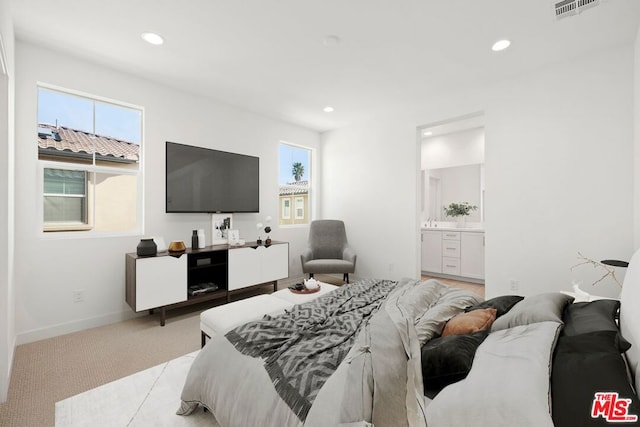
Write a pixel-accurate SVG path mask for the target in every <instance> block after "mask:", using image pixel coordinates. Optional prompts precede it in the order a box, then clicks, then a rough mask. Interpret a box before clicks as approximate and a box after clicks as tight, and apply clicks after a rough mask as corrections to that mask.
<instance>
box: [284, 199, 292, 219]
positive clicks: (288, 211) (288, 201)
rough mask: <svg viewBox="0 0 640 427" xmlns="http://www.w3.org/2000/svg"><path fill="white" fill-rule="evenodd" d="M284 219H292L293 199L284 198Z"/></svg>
mask: <svg viewBox="0 0 640 427" xmlns="http://www.w3.org/2000/svg"><path fill="white" fill-rule="evenodd" d="M282 219H291V199H290V198H288V197H287V198H285V199H282Z"/></svg>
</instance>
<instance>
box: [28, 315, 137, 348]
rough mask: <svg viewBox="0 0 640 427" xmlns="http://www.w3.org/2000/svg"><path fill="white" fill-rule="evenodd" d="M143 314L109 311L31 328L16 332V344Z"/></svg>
mask: <svg viewBox="0 0 640 427" xmlns="http://www.w3.org/2000/svg"><path fill="white" fill-rule="evenodd" d="M145 314H146V312H142V313H137V314H136V313H134V312H133V311H131V310H124V311H121V312H116V313H109V314H105V315H102V316H97V317H89V318H86V319H80V320H74V321H72V322H67V323H59V324H57V325H53V326H47V327H45V328H40V329H32V330H30V331H25V332H21V333H19V334H17V337H16V345H21V344H27V343H30V342H34V341H40V340H44V339H47V338H53V337H57V336H60V335H66V334H70V333H73V332H78V331H83V330H85V329H90V328H96V327H98V326H104V325H109V324H111V323H116V322H122V321H125V320H129V319H132V318H134V317H138V316H142V315H145Z"/></svg>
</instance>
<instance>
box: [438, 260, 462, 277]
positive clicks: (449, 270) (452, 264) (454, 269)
mask: <svg viewBox="0 0 640 427" xmlns="http://www.w3.org/2000/svg"><path fill="white" fill-rule="evenodd" d="M442 272H443V273H444V274H453V275H455V276H459V275H460V258H450V257H444V256H443V257H442Z"/></svg>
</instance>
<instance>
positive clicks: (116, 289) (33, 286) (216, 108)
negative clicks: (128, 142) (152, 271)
mask: <svg viewBox="0 0 640 427" xmlns="http://www.w3.org/2000/svg"><path fill="white" fill-rule="evenodd" d="M16 62H17V65H16V76H17V79H16V94H17V102H16V138H17V141H19V143H18V144H16V145H17V149H16V163H15V164H16V178H17V179H16V182H17V184H16V191H17V194H20V195H21V197H20V198H19V199H18V200H17V201H16V210H17V212H19V215H17V218H16V236H17V240H16V283H17V284H18V285H19V286H17V295H16V330H17V333H18V342H19V343H23V342H28V341H32V340H36V339H41V338H44V337H49V336H52V335H57V334H61V333H66V332H70V331H74V330H78V329H83V328H86V327H89V326H92V325H100V324H105V323H108V322H112V321H118V320H120V319H123V318H126V317H128V316H131V315H132V311H131V309H130V308H129V307H128V306H127V305H126V303H125V300H124V278H125V269H124V268H125V262H124V260H125V253H127V252H135V248H136V245H137V243H138V241H139V239H140V236H131V237H111V238H73V239H51V238H47V237H42V236H41V235H40V233H39V230H40V218H37V217H36V214H35V212H37V209H35V207H36V206H38V205H39V204H41V203H42V200H41V199H40V198H39V197H38V194H37V191H36V189H37V186H36V178H37V150H36V143H35V129H36V123H35V120H36V82H38V81H39V82H45V83H49V84H53V85H57V86H61V87H67V88H71V89H75V90H78V91H82V92H86V93H90V94H95V95H99V96H103V97H107V98H111V99H116V100H120V101H124V102H128V103H131V104H135V105H140V106H143V107H144V108H145V117H144V127H145V129H144V132H145V145H144V147H143V151H144V162H145V163H144V170H145V173H144V176H145V203H144V218H145V224H146V226H145V235H155V236H163V237H164V238H165V241H166V242H167V243H168V242H169V241H171V240H184V241H185V242H190V240H189V239H190V236H191V230H193V229H196V228H204V229H205V230H206V233H207V236H210V235H211V234H210V232H211V224H210V216H209V215H207V214H166V213H164V203H165V202H164V179H165V178H164V173H165V172H164V169H165V159H164V143H165V141H175V142H180V143H184V144H192V145H199V146H204V147H210V148H216V149H221V150H226V151H234V152H240V153H246V154H250V155H255V156H259V157H260V181H261V198H260V207H261V213H260V214H240V215H236V216H235V217H234V220H235V224H234V226H235V227H236V228H239V229H240V234H241V236H240V237H241V238H246V239H247V240H255V238H256V237H257V236H256V228H255V223H256V222H257V221H258V220H260V221H262V220H263V218H264V216H266V215H271V216H272V217H274V218H276V217H277V198H278V184H277V178H278V173H277V168H278V143H279V141H281V140H286V141H288V142H291V143H295V144H300V145H304V146H309V147H311V148H314V149H315V148H318V144H319V136H318V134H317V133H316V132H313V131H309V130H306V129H303V128H300V127H296V126H292V125H289V124H285V123H282V122H277V121H274V120H271V119H268V118H264V117H261V116H258V115H255V114H251V113H248V112H244V111H241V110H238V109H235V108H232V107H229V106H226V105H222V104H220V103H216V102H213V101H211V100H207V99H205V98H201V97H199V96H196V95H191V94H187V93H184V92H181V91H179V90H174V89H171V88H168V87H166V86H161V85H158V84H154V83H152V82H149V81H146V80H144V79H141V78H138V77H134V76H131V75H127V74H124V73H121V72H116V71H113V70H109V69H107V68H105V67H103V66H99V65H96V64H92V63H88V62H86V61H84V60H81V59H77V58H72V57H69V56H66V55H64V54H60V53H57V52H52V51H50V50H46V49H43V48H40V47H37V46H33V45H30V44H26V43H23V42H18V44H17V48H16ZM307 234H308V230H307V229H306V228H295V229H286V230H285V229H281V228H278V226H277V225H276V226H275V227H274V231H273V232H272V233H271V237H272V238H273V239H274V240H287V241H290V242H291V246H290V248H291V250H290V257H291V260H292V262H291V268H290V273H291V274H292V275H295V274H296V273H298V274H301V268H300V266H299V261H298V260H297V257H296V255H297V254H299V252H300V249H299V248H300V247H302V245H303V244H304V242H306V239H307ZM75 289H84V296H85V301H84V302H82V303H73V300H72V291H73V290H75Z"/></svg>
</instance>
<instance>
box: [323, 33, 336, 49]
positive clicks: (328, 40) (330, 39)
mask: <svg viewBox="0 0 640 427" xmlns="http://www.w3.org/2000/svg"><path fill="white" fill-rule="evenodd" d="M339 43H340V37H338V36H334V35H329V36H326V37H325V38H324V39H322V44H323V45H325V46H326V47H332V46H336V45H337V44H339Z"/></svg>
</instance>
